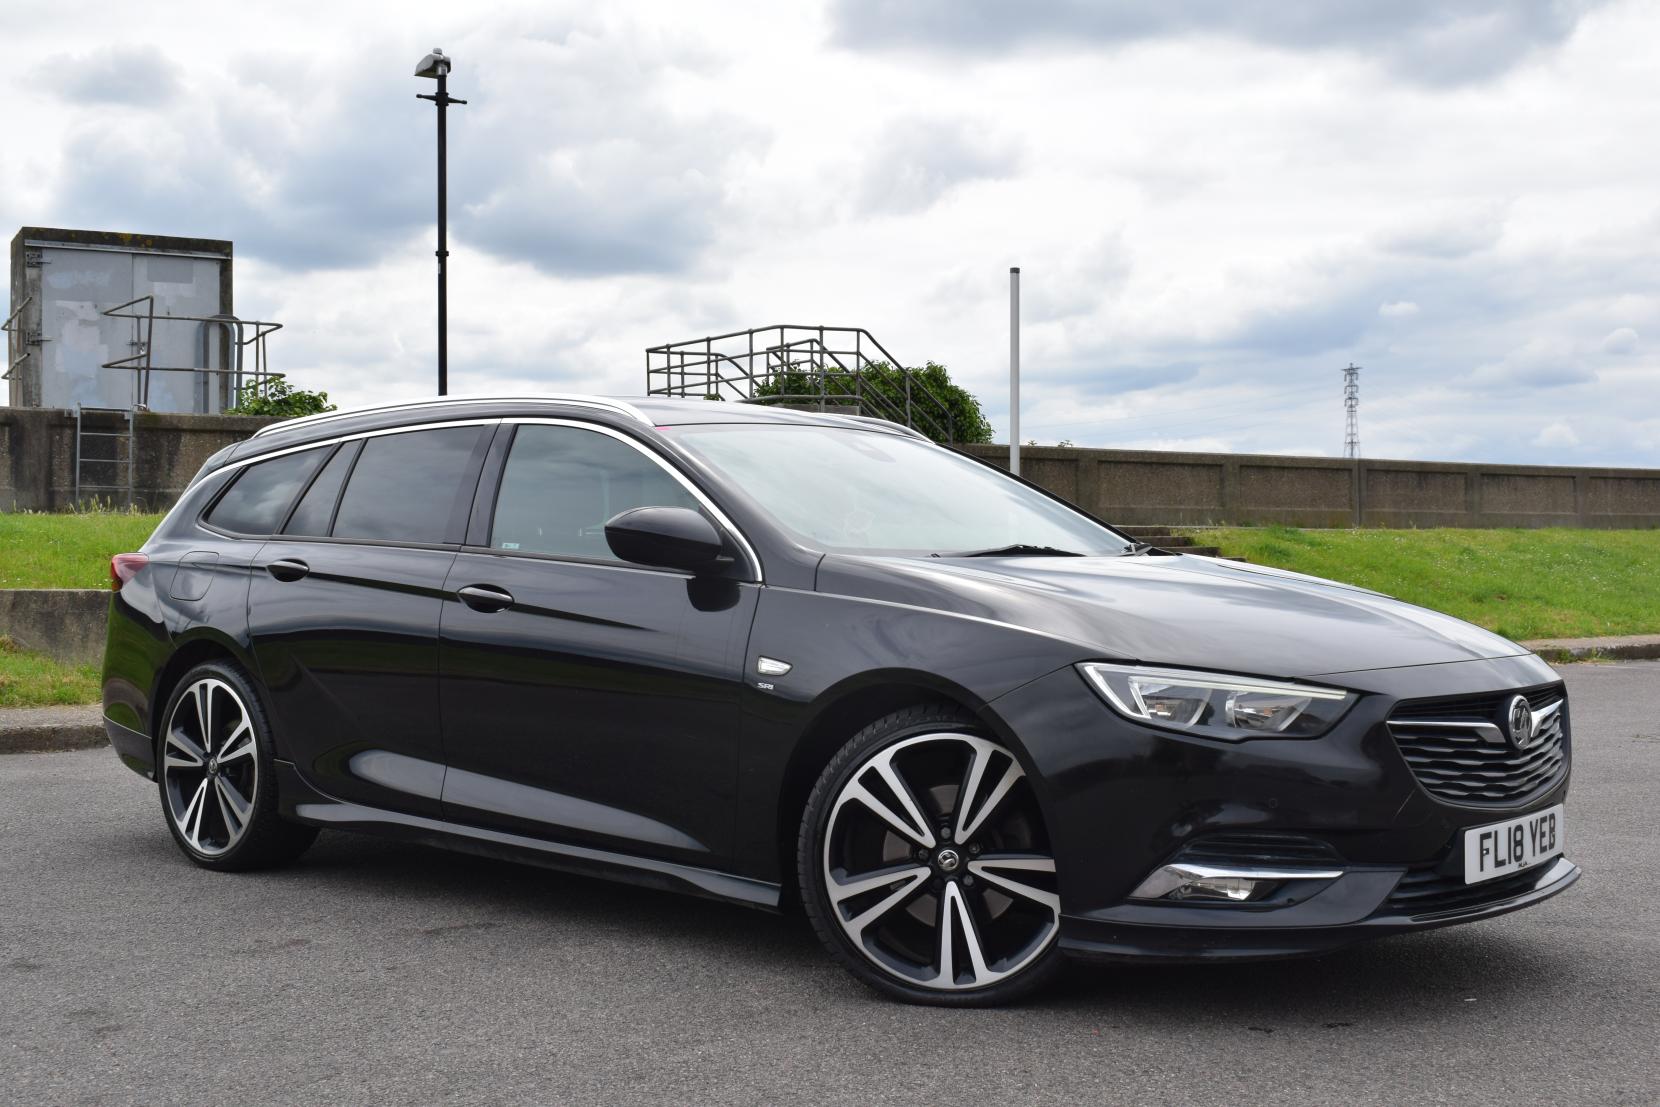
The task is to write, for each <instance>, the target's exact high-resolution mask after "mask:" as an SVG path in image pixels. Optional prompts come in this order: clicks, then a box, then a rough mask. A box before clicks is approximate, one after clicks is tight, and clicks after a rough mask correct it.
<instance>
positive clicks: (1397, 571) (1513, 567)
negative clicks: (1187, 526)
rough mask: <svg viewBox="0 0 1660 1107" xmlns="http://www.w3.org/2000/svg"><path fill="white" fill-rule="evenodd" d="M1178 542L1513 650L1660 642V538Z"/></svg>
mask: <svg viewBox="0 0 1660 1107" xmlns="http://www.w3.org/2000/svg"><path fill="white" fill-rule="evenodd" d="M1182 533H1185V534H1188V535H1189V536H1191V537H1193V538H1194V539H1195V540H1197V541H1202V542H1203V544H1205V545H1216V546H1220V547H1221V548H1222V552H1223V553H1224V554H1230V555H1236V556H1242V557H1246V558H1249V559H1250V560H1251V561H1253V562H1255V563H1257V564H1259V565H1272V566H1274V567H1275V568H1279V569H1289V570H1291V571H1293V572H1298V573H1308V574H1310V575H1313V576H1317V577H1326V578H1328V579H1331V580H1338V581H1343V582H1345V583H1347V584H1356V585H1359V586H1360V587H1362V588H1370V589H1373V590H1374V591H1377V592H1383V593H1385V594H1387V595H1390V596H1395V597H1397V598H1399V599H1403V600H1406V601H1407V602H1408V603H1415V604H1419V605H1421V606H1423V607H1431V608H1434V609H1435V610H1437V611H1444V612H1446V613H1447V614H1449V615H1456V616H1458V617H1459V618H1461V619H1466V620H1468V621H1469V622H1472V623H1475V624H1477V625H1478V626H1483V627H1486V628H1487V629H1489V630H1492V631H1496V632H1498V633H1499V634H1502V635H1504V636H1505V637H1506V638H1511V639H1515V640H1518V641H1522V640H1527V639H1533V638H1590V637H1595V636H1598V635H1605V634H1610V635H1611V634H1655V633H1660V530H1572V529H1567V528H1560V529H1559V528H1550V529H1543V530H1297V529H1295V528H1291V527H1261V528H1216V529H1206V530H1197V531H1183V532H1182Z"/></svg>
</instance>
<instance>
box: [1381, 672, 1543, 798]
mask: <svg viewBox="0 0 1660 1107" xmlns="http://www.w3.org/2000/svg"><path fill="white" fill-rule="evenodd" d="M1516 694H1517V693H1516V692H1493V693H1488V694H1486V695H1481V696H1462V697H1457V698H1444V699H1434V700H1414V701H1409V702H1407V703H1402V704H1400V705H1398V706H1397V707H1396V708H1395V711H1394V714H1392V715H1391V716H1390V717H1389V732H1390V734H1392V735H1393V736H1394V739H1395V745H1396V747H1397V748H1398V749H1399V750H1400V751H1401V756H1402V757H1403V758H1405V759H1406V763H1407V765H1408V766H1410V767H1411V769H1412V773H1413V775H1414V776H1416V777H1417V778H1418V782H1419V783H1420V784H1422V785H1423V786H1424V788H1425V789H1427V790H1428V791H1429V792H1430V793H1431V794H1432V795H1435V796H1439V797H1440V798H1442V799H1448V800H1453V801H1455V802H1458V803H1467V804H1503V805H1511V804H1516V803H1521V802H1525V801H1526V800H1527V799H1529V798H1531V797H1532V796H1534V795H1537V794H1538V793H1539V792H1541V791H1543V790H1545V789H1546V788H1549V787H1551V786H1552V785H1554V784H1555V783H1556V782H1557V781H1558V780H1560V779H1561V778H1562V776H1563V775H1564V774H1565V773H1566V772H1567V769H1568V700H1567V692H1566V691H1565V690H1564V689H1563V686H1562V685H1561V684H1552V685H1547V686H1545V687H1542V688H1532V689H1527V690H1525V691H1522V692H1521V694H1522V695H1524V696H1526V697H1527V701H1528V704H1529V705H1530V706H1531V707H1532V708H1533V710H1534V712H1535V713H1536V714H1539V713H1542V712H1543V713H1546V714H1543V715H1541V716H1540V723H1539V730H1540V733H1541V734H1542V736H1543V737H1542V738H1541V740H1540V741H1539V742H1538V744H1536V745H1534V746H1533V747H1532V748H1530V749H1526V750H1519V749H1517V748H1516V747H1515V746H1514V745H1513V744H1511V742H1510V741H1509V739H1508V738H1507V737H1506V731H1505V729H1504V719H1503V712H1504V710H1505V705H1506V704H1508V703H1509V702H1510V698H1511V697H1512V696H1514V695H1516Z"/></svg>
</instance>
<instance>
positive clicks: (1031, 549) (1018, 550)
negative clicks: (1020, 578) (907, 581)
mask: <svg viewBox="0 0 1660 1107" xmlns="http://www.w3.org/2000/svg"><path fill="white" fill-rule="evenodd" d="M934 556H935V557H1083V556H1085V555H1084V554H1081V553H1079V552H1078V551H1077V550H1063V549H1061V548H1060V547H1058V546H1032V545H1028V544H1027V543H1025V542H1015V543H1014V544H1012V545H1008V546H993V547H992V548H991V549H989V550H964V551H963V552H961V553H951V554H935V555H934Z"/></svg>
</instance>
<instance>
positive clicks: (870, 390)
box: [755, 361, 991, 444]
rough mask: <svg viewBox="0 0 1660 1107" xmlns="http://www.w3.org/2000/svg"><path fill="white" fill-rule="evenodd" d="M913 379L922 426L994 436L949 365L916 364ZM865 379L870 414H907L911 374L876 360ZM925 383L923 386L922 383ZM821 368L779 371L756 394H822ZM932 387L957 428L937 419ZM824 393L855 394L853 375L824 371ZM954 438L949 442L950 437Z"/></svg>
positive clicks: (929, 430)
mask: <svg viewBox="0 0 1660 1107" xmlns="http://www.w3.org/2000/svg"><path fill="white" fill-rule="evenodd" d="M910 373H911V378H912V381H913V384H912V389H911V396H912V409H913V410H914V411H915V412H917V417H916V420H915V422H916V429H917V430H919V431H921V432H922V433H923V434H926V435H927V436H928V437H929V438H932V439H933V440H934V441H936V442H946V439H947V438H948V437H949V438H951V439H952V441H955V442H990V441H991V424H990V423H988V422H986V416H985V413H984V412H983V411H981V410H980V401H979V400H977V399H975V398H974V395H973V393H971V392H969V391H968V390H967V389H966V388H963V387H962V386H961V385H958V384H953V383H952V382H951V376H950V374H949V373H947V372H946V370H945V366H943V365H941V364H939V363H938V362H936V361H930V362H929V363H928V364H927V365H925V366H923V367H922V368H920V369H911V370H910ZM859 376H860V378H861V379H860V384H861V386H862V390H863V393H864V395H865V397H866V403H865V404H864V408H865V411H864V413H865V414H866V415H875V416H879V417H881V418H885V419H888V418H891V419H900V420H903V419H904V417H905V374H904V373H902V372H900V371H899V370H897V369H895V368H894V367H893V366H892V365H890V364H888V363H887V362H885V361H877V362H873V363H871V364H870V365H867V366H866V367H865V368H864V369H863V370H861V371H860V374H859ZM918 386H920V387H918ZM819 389H820V374H819V373H816V372H810V371H809V372H802V371H798V370H792V371H790V372H786V373H779V374H776V375H775V376H773V377H771V378H769V379H768V380H767V381H766V382H765V383H763V384H760V385H757V386H756V388H755V395H756V396H757V397H765V396H804V397H809V396H810V397H817V396H818V395H819ZM924 389H925V390H926V391H927V392H930V393H932V394H933V395H934V396H935V397H936V398H937V399H938V400H939V401H940V403H941V404H943V405H944V406H945V408H946V410H947V411H949V412H950V414H951V430H952V433H951V434H950V435H947V433H946V428H945V427H944V426H941V425H937V424H936V418H937V409H936V408H935V407H934V405H933V404H931V403H928V401H927V400H926V399H923V398H921V393H922V392H923V390H924ZM823 390H824V391H823V394H824V397H825V399H827V400H831V401H834V400H838V399H852V398H853V395H854V394H853V375H852V374H851V373H842V372H834V373H829V374H824V375H823ZM948 444H949V443H948Z"/></svg>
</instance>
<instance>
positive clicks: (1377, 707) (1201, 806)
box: [994, 656, 1579, 961]
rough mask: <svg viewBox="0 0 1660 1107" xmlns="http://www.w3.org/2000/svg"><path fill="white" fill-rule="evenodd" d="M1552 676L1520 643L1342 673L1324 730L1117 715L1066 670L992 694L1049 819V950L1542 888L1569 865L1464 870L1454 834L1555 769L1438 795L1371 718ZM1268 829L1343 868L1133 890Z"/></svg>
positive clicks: (1336, 921)
mask: <svg viewBox="0 0 1660 1107" xmlns="http://www.w3.org/2000/svg"><path fill="white" fill-rule="evenodd" d="M1554 679H1556V678H1555V674H1554V673H1552V672H1551V671H1550V670H1549V668H1548V667H1546V666H1544V665H1543V663H1541V662H1539V661H1538V659H1537V658H1534V657H1532V656H1526V657H1516V658H1498V659H1493V660H1487V661H1479V662H1468V663H1460V664H1451V665H1437V666H1424V667H1421V668H1416V669H1414V668H1406V669H1395V670H1380V671H1377V672H1373V673H1364V674H1352V680H1343V681H1340V683H1346V684H1348V685H1349V686H1350V687H1355V688H1357V690H1360V691H1362V692H1365V693H1367V694H1366V695H1363V697H1362V699H1361V701H1360V702H1359V703H1357V704H1356V706H1355V707H1354V709H1352V710H1351V711H1350V713H1349V715H1348V717H1346V718H1345V719H1344V720H1343V721H1342V722H1341V723H1339V724H1338V726H1337V727H1336V728H1334V729H1333V731H1332V732H1331V733H1330V734H1328V735H1326V736H1325V737H1323V738H1319V739H1313V740H1257V741H1248V742H1240V743H1224V742H1216V741H1210V740H1205V739H1198V738H1192V737H1187V736H1183V735H1179V734H1172V733H1169V732H1164V731H1158V730H1154V729H1150V728H1147V727H1142V726H1139V725H1136V724H1133V723H1130V722H1128V721H1126V720H1124V719H1122V718H1120V717H1119V716H1117V715H1116V714H1114V713H1113V712H1112V711H1111V710H1110V709H1109V708H1107V707H1106V705H1105V704H1103V703H1102V702H1101V701H1100V699H1099V698H1098V697H1097V696H1096V695H1095V693H1094V692H1093V691H1092V690H1090V689H1089V688H1088V687H1087V686H1086V685H1085V683H1084V681H1083V679H1082V678H1081V677H1080V676H1079V675H1078V674H1077V673H1075V672H1073V671H1061V672H1057V673H1053V674H1050V675H1049V676H1047V677H1044V678H1042V679H1040V680H1037V681H1034V682H1032V683H1031V684H1028V685H1025V686H1024V687H1022V688H1020V689H1016V690H1015V691H1013V692H1011V693H1009V694H1008V695H1006V696H1004V697H1001V698H1000V699H999V700H997V701H995V703H994V707H995V708H996V709H997V711H998V713H999V717H1000V718H1001V719H1002V720H1003V721H1004V722H1005V723H1006V724H1007V726H1008V727H1009V729H1010V730H1011V731H1012V734H1011V735H1010V737H1011V738H1012V739H1014V740H1016V741H1017V742H1018V743H1019V745H1020V747H1021V748H1023V749H1024V750H1025V751H1026V753H1027V754H1028V755H1029V758H1030V760H1031V764H1029V765H1028V771H1029V773H1030V774H1031V778H1032V785H1033V788H1034V790H1035V791H1037V793H1038V796H1039V800H1040V802H1041V803H1042V805H1043V809H1044V814H1045V821H1046V823H1047V824H1048V830H1049V835H1050V844H1051V847H1052V849H1053V852H1054V855H1055V859H1056V865H1057V876H1058V880H1059V891H1060V896H1061V907H1062V922H1061V937H1060V942H1061V946H1062V948H1063V949H1065V950H1066V951H1067V952H1068V953H1072V954H1075V955H1078V956H1081V957H1095V958H1106V959H1122V958H1152V959H1166V960H1183V961H1192V960H1217V959H1236V958H1272V957H1286V956H1297V955H1301V954H1311V953H1319V952H1322V951H1325V950H1330V949H1335V948H1339V947H1341V946H1344V945H1348V944H1351V943H1353V942H1356V941H1360V940H1363V939H1366V938H1370V937H1377V936H1382V935H1386V934H1394V933H1400V932H1403V931H1409V930H1422V929H1430V928H1433V927H1438V926H1447V925H1451V924H1454V923H1460V922H1470V921H1474V920H1477V919H1483V918H1488V917H1491V916H1494V915H1499V914H1503V913H1505V912H1507V911H1514V910H1518V909H1520V908H1523V907H1527V906H1530V905H1531V904H1533V903H1537V902H1539V901H1541V900H1544V899H1547V898H1549V897H1550V896H1553V895H1556V894H1557V893H1559V892H1561V891H1563V890H1565V889H1566V888H1567V887H1568V886H1569V885H1571V884H1572V883H1573V882H1574V881H1575V880H1576V879H1578V876H1579V869H1578V868H1577V867H1576V866H1574V865H1573V864H1572V863H1571V862H1569V861H1567V860H1565V859H1564V858H1561V857H1558V858H1556V859H1555V860H1553V861H1547V862H1545V863H1543V864H1541V865H1538V866H1536V867H1535V868H1533V869H1530V870H1527V871H1526V872H1524V873H1520V874H1516V875H1515V876H1512V877H1507V878H1503V879H1501V880H1498V881H1494V882H1492V883H1491V884H1479V885H1469V886H1466V885H1464V884H1463V882H1462V875H1461V873H1462V868H1461V866H1462V853H1461V852H1460V845H1461V841H1462V833H1463V831H1464V830H1465V829H1466V828H1468V827H1472V826H1479V825H1483V824H1487V823H1492V822H1496V821H1499V820H1502V819H1506V818H1510V817H1512V816H1515V815H1519V814H1523V813H1525V812H1528V811H1534V810H1542V809H1544V808H1546V807H1549V806H1551V805H1553V804H1556V803H1560V802H1562V800H1563V799H1564V798H1565V797H1566V795H1567V790H1568V776H1567V773H1566V772H1564V773H1563V775H1562V776H1561V777H1560V779H1558V780H1557V781H1556V783H1555V784H1554V785H1552V786H1550V787H1549V788H1548V790H1546V791H1545V792H1543V793H1541V794H1538V795H1532V796H1529V797H1527V798H1526V801H1525V803H1523V804H1520V805H1518V806H1515V807H1504V806H1497V805H1491V804H1487V805H1478V804H1459V803H1452V802H1448V801H1446V800H1442V799H1437V798H1436V797H1434V796H1432V795H1431V794H1430V793H1429V792H1427V791H1426V790H1425V789H1424V788H1423V786H1421V785H1420V784H1419V783H1418V781H1417V779H1416V778H1415V777H1414V775H1413V773H1412V770H1411V769H1410V768H1409V767H1408V766H1407V764H1406V762H1405V760H1404V759H1403V758H1402V756H1401V754H1400V752H1399V750H1398V749H1397V748H1396V744H1395V741H1394V739H1393V737H1392V736H1391V735H1390V733H1389V731H1388V728H1387V727H1386V726H1385V725H1384V723H1385V720H1386V719H1387V718H1388V717H1389V715H1390V713H1391V711H1392V710H1393V709H1394V707H1395V705H1396V703H1398V702H1399V701H1401V700H1406V699H1418V698H1423V697H1430V696H1445V695H1464V694H1471V693H1481V692H1487V691H1498V690H1502V689H1510V688H1517V687H1526V686H1537V685H1539V684H1541V683H1542V682H1546V681H1551V680H1554ZM1276 835H1278V836H1285V837H1286V838H1289V839H1298V840H1301V841H1302V842H1304V843H1310V844H1312V845H1315V846H1318V847H1319V848H1327V847H1329V849H1330V851H1331V854H1332V860H1333V862H1334V863H1332V864H1321V865H1320V866H1319V867H1322V868H1341V869H1342V871H1343V875H1342V876H1341V877H1339V878H1338V879H1335V880H1332V881H1330V882H1329V883H1326V884H1323V885H1319V886H1314V885H1311V886H1309V887H1308V889H1307V893H1308V894H1307V895H1306V896H1303V897H1301V898H1299V899H1293V898H1289V897H1287V898H1285V899H1283V900H1281V901H1278V902H1274V903H1262V904H1208V903H1207V904H1195V903H1192V902H1186V903H1168V902H1142V901H1135V900H1131V899H1130V898H1129V896H1130V893H1131V892H1132V890H1134V889H1135V887H1136V886H1137V885H1138V884H1139V883H1140V882H1141V881H1142V880H1143V879H1145V878H1146V876H1147V875H1148V874H1149V873H1150V872H1152V871H1154V870H1155V869H1156V868H1158V867H1159V866H1161V865H1164V864H1166V863H1169V862H1170V861H1172V859H1175V858H1178V857H1181V856H1183V855H1184V851H1185V850H1187V849H1188V848H1189V847H1192V846H1194V844H1195V843H1205V842H1214V841H1215V840H1217V838H1218V837H1219V836H1220V837H1223V838H1226V837H1229V836H1234V837H1239V836H1266V837H1269V838H1272V837H1273V836H1276ZM1403 878H1405V882H1404V883H1403ZM1426 889H1427V890H1428V893H1429V894H1428V895H1426Z"/></svg>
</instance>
